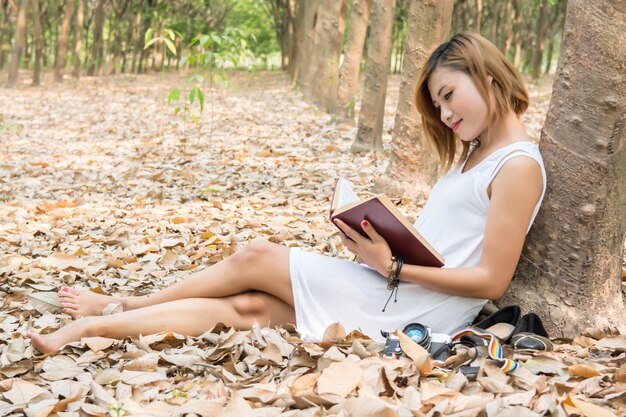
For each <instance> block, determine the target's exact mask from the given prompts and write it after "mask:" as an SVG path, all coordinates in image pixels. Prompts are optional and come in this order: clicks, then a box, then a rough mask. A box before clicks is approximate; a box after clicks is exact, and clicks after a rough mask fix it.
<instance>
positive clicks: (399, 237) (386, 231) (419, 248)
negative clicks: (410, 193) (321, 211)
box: [331, 195, 445, 267]
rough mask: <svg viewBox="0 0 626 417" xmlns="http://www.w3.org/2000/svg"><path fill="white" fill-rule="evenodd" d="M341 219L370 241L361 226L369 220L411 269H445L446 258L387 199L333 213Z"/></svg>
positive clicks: (364, 202)
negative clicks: (425, 267)
mask: <svg viewBox="0 0 626 417" xmlns="http://www.w3.org/2000/svg"><path fill="white" fill-rule="evenodd" d="M331 218H333V219H334V218H338V219H340V220H342V221H343V222H344V223H346V224H347V225H348V226H350V227H351V228H353V229H354V230H356V231H358V232H359V233H361V235H363V236H365V237H367V234H366V233H365V231H363V229H362V228H361V222H362V221H363V220H367V221H368V222H370V223H371V224H372V226H373V227H374V229H375V230H376V231H377V232H378V233H379V234H380V235H381V236H382V237H383V238H384V239H385V240H386V241H387V243H388V244H389V247H390V248H391V252H392V253H393V254H394V255H395V256H398V257H400V258H402V259H403V260H404V263H406V264H410V265H422V266H434V267H442V266H443V265H444V263H445V260H444V259H443V257H442V256H441V255H440V254H439V253H437V251H436V250H435V249H434V248H433V247H432V246H431V245H430V244H429V243H428V242H427V241H426V240H425V239H424V238H423V237H422V236H421V235H420V234H419V233H418V232H417V230H415V228H414V227H413V225H411V224H410V223H409V222H408V221H407V220H406V219H405V218H404V216H403V215H402V213H400V211H399V210H398V209H397V208H396V207H395V206H394V205H393V203H392V202H391V201H390V200H389V199H388V198H387V197H386V196H384V195H378V196H375V197H372V198H370V199H367V200H363V201H359V202H357V203H354V204H349V205H347V206H345V207H340V208H338V209H336V210H334V211H333V214H332V215H331Z"/></svg>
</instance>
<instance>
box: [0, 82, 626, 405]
mask: <svg viewBox="0 0 626 417" xmlns="http://www.w3.org/2000/svg"><path fill="white" fill-rule="evenodd" d="M231 83H232V84H233V85H234V86H236V89H228V90H220V91H216V92H215V93H214V95H213V97H212V99H211V98H210V97H209V96H207V97H206V101H207V111H206V112H205V115H204V116H203V118H202V120H201V122H200V125H199V126H198V127H196V126H194V125H193V124H189V123H188V124H186V123H184V121H183V120H182V119H181V118H178V117H175V116H174V115H173V109H172V108H168V107H167V105H166V101H165V97H167V93H168V91H169V89H170V88H171V87H172V86H174V85H179V86H183V85H184V84H185V79H184V78H182V77H178V76H156V75H152V76H119V77H113V78H85V79H82V80H81V81H80V82H76V81H72V80H67V81H66V83H65V84H64V85H62V86H59V85H51V84H50V85H46V86H45V87H42V88H32V87H28V86H26V85H22V86H21V87H20V88H19V89H15V90H2V96H3V99H2V100H0V201H1V202H2V204H1V206H0V330H1V333H0V416H4V415H21V414H26V415H28V416H38V417H39V416H48V415H50V416H100V415H102V416H104V415H110V416H121V415H151V416H161V415H162V416H170V415H182V414H192V415H193V414H197V415H220V416H245V415H254V416H278V415H284V416H295V415H298V416H300V415H303V416H323V415H327V416H333V415H337V416H349V415H353V416H396V415H397V416H438V415H446V416H458V417H461V416H477V415H481V416H489V417H496V416H503V417H504V416H538V415H552V416H566V415H580V416H588V417H596V416H601V417H604V416H621V415H624V414H625V413H626V336H625V335H621V336H620V335H616V334H612V333H611V332H610V331H608V332H607V331H602V330H596V331H590V332H589V333H588V334H586V335H584V336H583V335H581V336H580V337H578V338H576V339H575V340H573V341H570V340H568V341H562V342H563V343H562V344H559V345H557V350H556V351H555V352H551V353H541V354H534V355H533V354H528V353H523V352H510V351H507V353H508V354H510V355H514V356H515V357H516V358H517V359H519V360H520V362H521V363H523V366H522V367H521V368H520V369H519V370H517V371H515V372H514V373H513V374H512V375H504V374H502V372H500V371H499V370H498V369H497V368H496V367H494V366H493V365H491V364H489V363H487V364H486V365H485V366H484V367H483V370H482V372H481V374H480V375H479V377H478V379H477V380H476V381H468V380H467V378H465V377H464V376H463V375H462V374H461V373H458V372H455V371H454V370H451V369H452V367H453V366H454V365H457V364H459V363H461V362H463V361H464V360H465V359H466V358H467V356H466V353H463V352H461V351H460V352H459V354H458V356H456V357H453V358H452V359H451V360H450V362H449V363H448V365H449V366H448V367H443V366H437V365H442V364H434V365H435V366H434V367H433V364H432V363H431V362H430V361H429V360H427V359H426V358H425V357H424V356H423V352H422V351H420V350H419V349H417V348H415V346H410V345H408V344H406V345H405V346H404V347H405V348H406V350H407V352H409V354H410V357H402V358H399V359H385V358H382V357H381V356H380V351H381V348H382V346H381V345H380V344H378V343H373V342H371V341H370V340H368V339H367V338H366V337H364V336H363V335H361V334H360V333H358V332H354V333H350V334H347V335H346V333H345V331H344V330H343V329H342V328H341V327H340V326H334V327H331V328H329V329H328V331H327V336H326V342H324V343H321V344H311V343H304V342H302V341H301V340H300V339H299V338H298V336H297V333H295V331H294V330H293V329H270V328H258V327H256V328H254V329H252V330H251V331H246V332H238V331H234V330H233V329H230V328H227V327H224V326H217V327H216V328H214V329H207V330H208V331H207V333H205V334H204V335H202V336H200V337H197V338H189V337H185V336H182V335H177V334H171V333H170V334H160V335H148V336H141V337H135V338H128V339H125V340H121V341H116V340H111V339H104V338H91V339H84V340H83V341H82V342H81V343H76V344H72V345H69V346H67V347H66V348H64V349H63V350H62V351H61V352H60V353H58V354H56V355H51V356H40V355H38V354H37V352H35V351H34V350H33V348H32V346H31V345H30V341H29V340H28V339H27V338H25V337H24V333H25V332H26V331H27V330H28V329H31V328H32V329H36V330H38V331H43V332H48V331H52V330H54V329H57V328H58V327H59V326H62V325H63V324H64V323H66V322H68V320H70V319H69V317H68V316H65V315H64V314H62V313H61V312H60V309H59V308H58V299H57V298H56V296H55V295H54V292H55V291H57V290H58V289H59V288H60V287H61V286H63V285H69V286H80V287H85V288H91V289H94V290H96V291H101V292H105V293H115V294H118V295H129V294H135V295H137V294H145V293H149V292H152V291H155V290H157V289H158V288H162V287H164V286H167V285H169V284H171V283H172V282H174V281H176V280H179V279H183V278H184V277H185V276H186V275H188V274H189V273H191V272H193V271H194V270H198V269H200V268H202V267H203V266H204V265H207V264H210V263H214V262H216V261H219V260H220V259H222V258H224V257H225V256H228V255H229V254H231V253H232V252H233V251H234V250H236V248H237V247H239V246H241V245H243V244H245V242H246V241H248V240H250V239H253V238H264V239H269V240H271V241H274V242H280V243H283V244H285V245H289V246H294V245H298V246H302V247H304V248H307V249H310V250H314V251H319V252H323V253H326V254H330V255H338V256H346V255H345V254H343V253H341V247H340V241H339V240H338V238H337V237H336V236H334V235H333V234H334V230H333V228H332V227H331V226H330V225H329V224H328V223H327V221H326V211H327V205H328V202H327V201H328V195H329V193H330V190H331V186H332V182H333V180H334V178H335V177H337V176H343V177H346V178H349V179H350V180H352V181H353V182H354V183H355V184H356V185H357V187H358V188H359V191H361V192H363V193H367V190H368V189H369V187H370V186H371V185H372V182H373V179H374V178H375V177H376V176H378V175H380V174H382V173H383V172H384V169H385V158H386V156H385V154H370V155H353V154H351V153H350V152H349V147H350V144H351V141H352V139H353V138H354V136H355V133H356V127H355V126H354V124H348V123H344V124H337V123H335V122H333V121H332V119H331V118H330V117H329V116H327V115H325V114H323V113H321V112H319V111H317V110H316V109H315V108H314V107H313V106H311V105H309V104H307V103H306V102H304V101H303V100H302V99H301V98H300V96H299V95H298V93H297V92H294V91H293V90H291V89H290V86H289V82H288V80H287V79H286V78H285V77H284V76H283V75H282V74H278V73H252V74H238V75H235V76H233V77H232V78H231ZM398 84H399V83H398V79H397V78H396V79H394V80H392V82H391V85H390V90H389V96H390V97H389V99H388V106H387V112H386V113H387V114H386V116H387V120H386V127H385V132H390V128H391V126H392V124H393V113H394V109H395V102H396V97H397V89H398ZM531 91H532V96H533V107H532V108H531V109H530V111H529V112H528V116H527V117H526V122H527V124H528V126H529V128H530V130H531V134H532V135H533V136H536V137H538V136H539V131H540V127H541V123H542V121H543V117H544V116H545V112H546V110H547V105H548V99H549V94H550V91H549V83H545V84H543V85H541V86H539V87H532V88H531ZM211 102H212V104H211ZM210 114H212V118H211V117H210ZM211 126H213V128H211ZM384 139H385V143H388V141H389V140H390V134H389V133H386V134H385V138H384ZM404 203H405V204H404V205H403V207H402V208H403V210H404V211H405V212H406V214H407V215H408V216H409V217H414V216H415V215H416V214H417V213H418V212H419V205H420V202H417V203H413V202H408V201H407V202H404ZM350 330H352V329H348V331H350Z"/></svg>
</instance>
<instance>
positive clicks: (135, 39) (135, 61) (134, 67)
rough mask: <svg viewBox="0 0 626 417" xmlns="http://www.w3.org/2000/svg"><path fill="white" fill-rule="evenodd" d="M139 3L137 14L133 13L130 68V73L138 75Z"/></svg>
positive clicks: (139, 46)
mask: <svg viewBox="0 0 626 417" xmlns="http://www.w3.org/2000/svg"><path fill="white" fill-rule="evenodd" d="M141 5H142V4H141V2H140V3H139V5H138V6H137V12H136V13H135V24H134V25H133V45H134V48H133V63H132V66H131V70H130V71H131V72H132V73H135V74H138V73H140V72H141V71H140V65H141V54H142V42H143V40H142V37H141V36H140V32H141V25H142V20H141Z"/></svg>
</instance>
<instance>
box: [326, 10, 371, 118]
mask: <svg viewBox="0 0 626 417" xmlns="http://www.w3.org/2000/svg"><path fill="white" fill-rule="evenodd" d="M371 4H372V1H371V0H352V12H351V13H350V29H349V30H348V40H347V42H346V53H345V55H344V58H343V65H341V70H340V71H339V87H338V89H337V106H336V108H335V109H336V110H335V114H336V115H337V116H339V117H341V118H343V119H352V118H354V103H355V97H356V91H357V88H358V84H359V71H360V68H361V60H362V59H363V46H364V45H365V36H366V35H367V21H368V20H369V14H370V6H371Z"/></svg>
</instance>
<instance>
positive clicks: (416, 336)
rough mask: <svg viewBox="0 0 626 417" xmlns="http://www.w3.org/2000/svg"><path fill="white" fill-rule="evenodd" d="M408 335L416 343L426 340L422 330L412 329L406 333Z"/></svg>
mask: <svg viewBox="0 0 626 417" xmlns="http://www.w3.org/2000/svg"><path fill="white" fill-rule="evenodd" d="M406 335H407V336H409V337H410V338H411V339H413V341H414V342H416V343H419V342H420V340H422V339H423V338H424V331H423V330H422V329H411V330H409V331H408V332H406Z"/></svg>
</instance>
